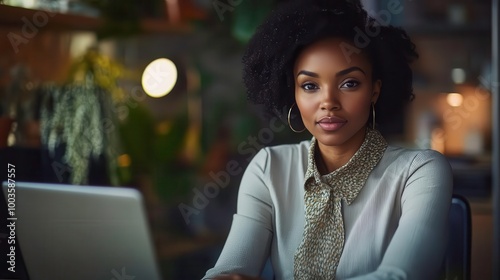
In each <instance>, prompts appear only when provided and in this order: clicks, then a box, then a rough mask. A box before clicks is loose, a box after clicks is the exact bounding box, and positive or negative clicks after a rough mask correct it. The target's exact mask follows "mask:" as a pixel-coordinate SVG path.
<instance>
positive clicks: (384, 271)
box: [350, 150, 453, 280]
mask: <svg viewBox="0 0 500 280" xmlns="http://www.w3.org/2000/svg"><path fill="white" fill-rule="evenodd" d="M452 188H453V186H452V172H451V168H450V165H449V163H448V161H447V160H446V158H445V157H444V156H443V155H441V154H439V153H437V152H435V151H430V150H428V151H423V152H421V153H419V154H418V155H417V156H416V157H415V158H414V160H413V161H412V163H411V166H410V170H409V176H408V178H407V180H406V184H405V189H404V191H403V194H402V197H401V211H402V214H401V217H400V219H399V225H398V228H397V230H396V232H395V233H394V236H393V238H392V240H391V242H390V244H389V246H388V248H387V250H386V252H385V254H384V258H383V260H382V263H381V264H380V266H379V268H378V269H377V270H376V271H374V272H373V273H370V274H367V275H362V276H358V277H354V278H350V280H369V279H412V280H413V279H415V280H420V279H435V278H437V277H438V274H439V270H440V268H441V265H442V262H443V257H444V255H445V250H446V246H447V240H448V237H447V234H448V211H449V208H450V205H451V195H452Z"/></svg>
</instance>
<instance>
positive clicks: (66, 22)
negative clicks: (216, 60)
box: [0, 5, 190, 33]
mask: <svg viewBox="0 0 500 280" xmlns="http://www.w3.org/2000/svg"><path fill="white" fill-rule="evenodd" d="M46 18H48V20H45V19H46ZM26 21H28V22H30V23H31V24H33V25H35V27H37V28H39V29H41V30H56V31H97V30H98V29H99V28H100V27H101V26H102V25H103V24H104V20H103V19H102V18H96V17H90V16H84V15H77V14H69V13H68V14H63V13H54V12H51V11H43V10H35V9H26V8H21V7H13V6H8V5H0V26H4V27H9V26H10V27H16V28H17V27H22V26H24V25H25V24H26ZM44 21H46V23H45V24H44V25H43V26H37V24H36V23H37V22H40V23H43V22H44ZM140 24H141V28H142V30H143V31H144V32H145V33H186V32H189V31H190V27H189V26H187V25H185V24H178V25H173V24H171V23H169V22H168V21H166V20H160V19H144V20H141V22H140ZM39 25H40V24H39Z"/></svg>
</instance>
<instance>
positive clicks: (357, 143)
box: [315, 128, 366, 175]
mask: <svg viewBox="0 0 500 280" xmlns="http://www.w3.org/2000/svg"><path fill="white" fill-rule="evenodd" d="M365 134H366V128H362V129H360V130H359V131H358V132H356V134H354V135H353V137H352V138H351V139H349V140H348V141H347V142H346V143H344V144H342V145H339V146H326V145H323V144H322V143H320V142H319V141H318V143H317V150H316V153H315V160H316V166H317V168H318V171H319V173H320V174H321V175H325V174H329V173H331V172H333V171H335V170H337V169H339V168H340V167H342V166H343V165H345V164H346V163H347V162H349V160H350V159H351V158H352V156H354V154H355V153H356V152H357V151H358V150H359V148H360V147H361V145H362V144H363V141H364V140H365Z"/></svg>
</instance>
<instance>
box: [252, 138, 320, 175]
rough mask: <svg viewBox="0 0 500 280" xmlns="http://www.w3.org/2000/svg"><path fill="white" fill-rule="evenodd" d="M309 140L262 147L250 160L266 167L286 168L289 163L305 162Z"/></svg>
mask: <svg viewBox="0 0 500 280" xmlns="http://www.w3.org/2000/svg"><path fill="white" fill-rule="evenodd" d="M310 143H311V141H310V140H304V141H301V142H299V143H296V144H281V145H275V146H268V147H264V148H262V149H261V150H260V151H259V152H258V153H257V154H256V155H255V157H254V158H253V159H252V162H253V163H254V164H255V163H257V164H259V165H264V166H266V167H269V166H274V168H277V167H279V166H281V167H283V168H288V167H289V165H290V164H291V163H293V164H297V165H301V163H304V162H305V164H307V156H308V152H309V146H310Z"/></svg>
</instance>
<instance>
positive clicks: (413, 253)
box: [205, 0, 452, 280]
mask: <svg viewBox="0 0 500 280" xmlns="http://www.w3.org/2000/svg"><path fill="white" fill-rule="evenodd" d="M361 39H363V40H361ZM414 49H415V48H414V45H413V43H412V42H411V41H410V39H409V38H408V36H407V35H406V33H405V32H404V31H402V30H401V29H397V28H394V27H387V26H385V27H383V26H379V25H377V22H376V21H374V20H373V19H371V18H369V17H368V16H367V14H366V12H365V11H364V10H363V8H362V6H361V5H360V4H359V2H357V1H347V0H344V1H341V0H335V1H326V0H325V1H321V0H314V1H310V0H309V1H306V0H303V1H296V2H294V3H293V4H286V5H285V6H282V7H280V8H278V9H277V10H275V11H274V12H273V13H272V15H271V16H270V17H269V18H268V19H267V21H266V22H264V23H263V25H262V26H261V27H260V28H259V29H258V30H257V32H256V34H255V35H254V37H253V38H252V40H251V41H250V43H249V45H248V49H247V51H246V53H245V55H244V58H243V62H244V81H245V85H246V87H247V89H248V93H249V97H250V99H251V100H253V101H255V102H257V103H262V104H266V106H267V107H268V109H270V110H272V111H280V109H281V108H283V106H287V108H290V109H289V110H290V111H289V115H288V121H289V124H290V128H291V129H292V130H294V131H301V130H303V129H307V130H308V131H309V132H310V133H311V134H312V136H313V137H312V140H311V141H304V142H301V143H299V144H297V145H282V146H277V147H270V148H265V149H262V150H261V151H260V152H259V153H258V154H257V155H256V156H255V157H254V159H253V160H252V162H251V163H250V164H249V166H248V168H247V170H246V171H245V174H244V176H243V179H242V182H241V186H240V190H239V197H238V209H237V214H235V216H234V220H233V224H232V227H231V231H230V233H229V236H228V239H227V241H226V245H225V246H224V249H223V251H222V254H221V256H220V257H219V260H218V261H217V263H216V265H215V267H214V268H212V269H210V270H209V271H208V272H207V274H206V276H205V279H212V278H215V279H255V278H252V277H258V276H259V275H260V273H261V271H262V269H263V266H264V264H265V261H266V260H267V258H268V257H270V258H271V263H272V266H273V270H274V273H275V278H276V279H418V280H421V279H434V278H437V276H438V274H439V269H440V266H441V264H442V261H443V256H444V252H445V248H446V236H447V231H446V228H447V215H448V209H449V205H450V203H451V192H452V175H451V170H450V166H449V164H448V163H447V161H446V159H445V158H444V157H443V156H442V155H441V154H439V153H437V152H434V151H431V150H409V149H403V148H398V147H393V146H388V145H387V143H386V141H385V140H384V138H383V137H382V136H381V135H380V133H379V132H378V131H377V130H375V126H376V122H378V123H381V124H383V123H384V122H387V121H388V120H391V119H394V118H402V117H403V113H404V108H405V106H404V105H405V104H406V103H407V102H408V101H410V100H411V99H412V97H413V93H412V71H411V69H410V67H409V63H410V62H411V61H412V60H413V59H414V58H416V57H417V54H416V52H415V50H414ZM294 114H298V115H300V118H297V119H300V121H299V122H298V123H297V122H294V121H293V118H292V117H291V116H293V115H294Z"/></svg>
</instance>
